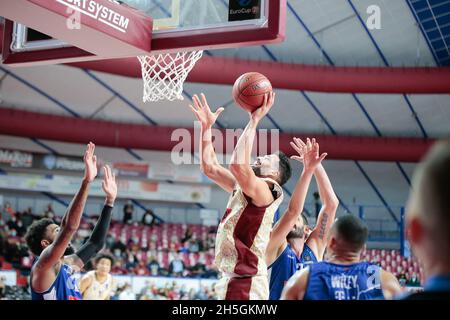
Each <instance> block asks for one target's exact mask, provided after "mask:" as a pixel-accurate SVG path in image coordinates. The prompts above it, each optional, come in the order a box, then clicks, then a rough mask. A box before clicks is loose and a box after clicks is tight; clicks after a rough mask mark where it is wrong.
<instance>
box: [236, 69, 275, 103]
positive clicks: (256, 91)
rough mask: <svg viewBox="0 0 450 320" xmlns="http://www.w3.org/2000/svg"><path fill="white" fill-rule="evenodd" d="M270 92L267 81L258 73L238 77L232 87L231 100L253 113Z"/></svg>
mask: <svg viewBox="0 0 450 320" xmlns="http://www.w3.org/2000/svg"><path fill="white" fill-rule="evenodd" d="M271 91H272V84H271V83H270V81H269V79H267V78H266V77H265V76H264V75H262V74H261V73H258V72H248V73H244V74H243V75H242V76H240V77H239V78H238V79H237V80H236V82H235V83H234V86H233V98H234V101H236V103H237V104H238V105H239V106H241V107H242V108H243V109H245V110H247V111H249V112H253V111H255V110H256V109H258V108H259V107H261V105H262V104H263V102H264V95H265V94H266V93H270V92H271Z"/></svg>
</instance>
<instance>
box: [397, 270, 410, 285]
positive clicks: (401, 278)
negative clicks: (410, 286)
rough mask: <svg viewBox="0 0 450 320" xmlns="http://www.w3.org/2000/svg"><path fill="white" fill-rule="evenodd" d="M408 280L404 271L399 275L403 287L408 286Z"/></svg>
mask: <svg viewBox="0 0 450 320" xmlns="http://www.w3.org/2000/svg"><path fill="white" fill-rule="evenodd" d="M407 280H408V279H407V278H406V274H405V273H404V272H402V273H400V274H399V275H398V282H399V283H400V285H401V286H402V287H404V286H406V282H407Z"/></svg>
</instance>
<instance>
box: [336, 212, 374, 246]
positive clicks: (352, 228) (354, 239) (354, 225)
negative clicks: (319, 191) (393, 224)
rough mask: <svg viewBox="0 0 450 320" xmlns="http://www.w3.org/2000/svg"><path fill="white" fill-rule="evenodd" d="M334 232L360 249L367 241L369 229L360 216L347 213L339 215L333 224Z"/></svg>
mask: <svg viewBox="0 0 450 320" xmlns="http://www.w3.org/2000/svg"><path fill="white" fill-rule="evenodd" d="M333 229H334V232H335V233H336V234H337V235H338V237H340V238H341V239H342V240H344V241H345V242H346V243H348V244H349V245H350V246H352V248H353V249H354V250H360V249H362V248H363V247H364V245H365V244H366V242H367V237H368V235H369V229H368V228H367V226H366V225H365V223H364V222H363V221H362V220H361V219H359V218H358V217H356V216H354V215H351V214H347V215H345V216H342V217H339V218H338V219H337V220H336V221H335V222H334V225H333Z"/></svg>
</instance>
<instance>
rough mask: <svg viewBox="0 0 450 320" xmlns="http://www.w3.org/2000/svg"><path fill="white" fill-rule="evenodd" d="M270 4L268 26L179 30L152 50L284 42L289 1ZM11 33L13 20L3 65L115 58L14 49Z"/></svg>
mask: <svg viewBox="0 0 450 320" xmlns="http://www.w3.org/2000/svg"><path fill="white" fill-rule="evenodd" d="M267 5H268V6H269V11H268V23H267V27H263V28H261V27H259V28H257V29H256V28H248V29H244V30H219V31H217V32H207V33H205V34H202V35H201V36H199V34H198V33H196V34H192V32H176V33H173V34H169V35H167V36H165V37H161V38H159V37H157V38H153V39H152V41H151V53H152V54H158V53H163V52H177V51H190V50H199V49H222V48H235V47H241V46H251V45H260V44H269V43H278V42H282V41H283V40H284V38H285V29H286V8H287V0H270V1H268V3H267ZM12 33H13V22H12V21H10V20H6V23H5V29H4V40H3V42H4V45H3V63H4V64H9V65H17V66H18V65H39V64H55V63H71V62H80V61H92V60H102V59H107V58H113V57H108V56H96V55H94V54H92V53H90V52H87V51H85V50H82V49H80V48H77V47H67V48H58V49H48V50H36V51H30V52H14V51H12V50H11V48H10V45H11V41H12ZM114 58H116V57H114ZM124 58H125V57H124Z"/></svg>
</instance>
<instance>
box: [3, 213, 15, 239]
mask: <svg viewBox="0 0 450 320" xmlns="http://www.w3.org/2000/svg"><path fill="white" fill-rule="evenodd" d="M6 225H7V226H8V228H9V230H11V231H15V232H14V235H13V237H15V236H17V228H18V226H17V217H16V215H13V216H12V217H11V218H10V219H9V221H8V222H7V223H6Z"/></svg>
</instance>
